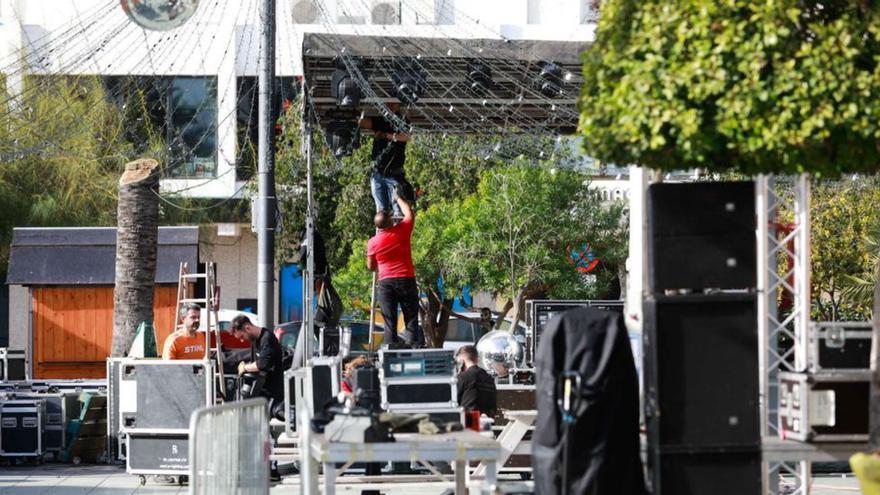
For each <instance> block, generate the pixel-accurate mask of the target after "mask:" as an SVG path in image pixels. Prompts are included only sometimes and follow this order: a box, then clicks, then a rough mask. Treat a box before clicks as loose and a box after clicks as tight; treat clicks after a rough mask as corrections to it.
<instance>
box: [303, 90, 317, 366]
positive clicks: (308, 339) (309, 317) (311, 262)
mask: <svg viewBox="0 0 880 495" xmlns="http://www.w3.org/2000/svg"><path fill="white" fill-rule="evenodd" d="M303 91H305V90H303ZM306 115H307V117H306V119H305V129H304V131H305V140H306V142H305V145H306V242H307V243H308V246H309V249H308V258H307V260H306V291H305V293H304V297H305V308H303V311H304V313H305V318H304V321H305V322H306V329H305V331H306V334H305V335H304V336H303V337H305V346H304V347H303V348H304V349H305V352H304V353H303V365H308V363H309V361H311V359H312V353H313V351H312V332H313V331H314V328H315V326H314V324H315V321H314V320H315V316H314V311H313V309H312V306H313V305H314V303H313V299H314V294H315V249H314V247H315V205H314V195H313V192H314V191H313V186H312V119H311V116H310V115H309V114H308V113H306Z"/></svg>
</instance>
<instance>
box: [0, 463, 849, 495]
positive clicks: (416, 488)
mask: <svg viewBox="0 0 880 495" xmlns="http://www.w3.org/2000/svg"><path fill="white" fill-rule="evenodd" d="M284 481H285V482H284V483H283V484H276V485H275V486H273V487H272V493H273V494H280V493H285V494H288V493H289V494H297V493H299V486H298V480H297V479H296V478H285V480H284ZM451 487H452V483H419V484H409V485H404V486H394V487H392V486H387V487H382V488H383V489H382V492H383V493H385V494H387V495H410V494H412V495H441V494H443V493H444V492H445V491H447V490H448V489H449V488H451ZM360 489H361V487H355V486H349V487H346V486H344V485H342V486H339V489H338V490H337V491H338V493H359V492H360ZM126 493H127V494H135V493H136V494H139V495H142V494H152V493H161V494H163V495H164V494H174V493H180V494H184V493H187V489H186V487H178V486H163V485H157V484H155V483H150V482H148V483H147V485H146V486H140V483H139V481H138V478H137V477H135V476H129V475H127V474H125V470H124V469H123V468H117V467H113V466H78V467H73V466H70V465H64V464H46V465H42V466H22V467H4V468H0V494H4V495H5V494H15V495H38V494H40V495H42V494H48V495H71V494H83V495H84V494H89V495H100V494H126ZM783 493H784V492H783ZM855 493H860V491H859V489H858V483H857V482H856V481H855V480H854V479H853V478H852V477H849V476H845V477H841V476H822V477H816V478H814V479H813V491H812V495H848V494H855Z"/></svg>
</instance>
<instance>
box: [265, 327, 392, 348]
mask: <svg viewBox="0 0 880 495" xmlns="http://www.w3.org/2000/svg"><path fill="white" fill-rule="evenodd" d="M339 326H340V327H342V328H348V329H350V331H351V344H350V350H349V352H350V354H352V355H358V354H363V353H366V352H367V351H368V350H369V342H370V337H369V335H370V322H369V321H366V320H342V321H341V322H339ZM301 328H302V321H289V322H287V323H281V324H279V325H277V326H276V327H275V337H277V338H278V342H280V343H281V347H282V348H286V349H288V350H289V352H290V353H291V354H292V353H293V350H294V349H295V348H296V342H297V339H298V338H299V332H300V329H301ZM384 331H385V330H384V327H383V326H382V325H381V324H378V323H377V324H376V326H375V328H374V329H373V349H374V350H376V349H378V348H379V346H380V345H382V340H383V339H382V335H383V332H384Z"/></svg>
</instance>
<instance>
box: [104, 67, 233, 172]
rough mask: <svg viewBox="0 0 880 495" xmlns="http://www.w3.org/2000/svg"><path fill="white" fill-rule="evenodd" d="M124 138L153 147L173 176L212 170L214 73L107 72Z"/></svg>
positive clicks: (214, 168)
mask: <svg viewBox="0 0 880 495" xmlns="http://www.w3.org/2000/svg"><path fill="white" fill-rule="evenodd" d="M104 86H105V88H106V91H107V97H108V98H109V99H110V100H111V101H114V102H115V103H116V104H117V106H118V107H119V108H120V109H121V110H122V117H123V119H124V121H125V123H126V124H125V129H126V133H127V137H128V139H129V140H130V141H131V142H132V143H134V144H135V145H136V147H138V146H139V147H141V148H144V149H140V148H138V149H139V151H141V152H143V151H147V149H146V148H150V149H154V151H156V154H158V155H160V158H161V161H162V162H163V165H164V166H165V175H166V176H167V177H173V178H181V179H185V178H211V177H216V175H217V120H218V119H217V78H216V77H154V76H108V77H105V78H104Z"/></svg>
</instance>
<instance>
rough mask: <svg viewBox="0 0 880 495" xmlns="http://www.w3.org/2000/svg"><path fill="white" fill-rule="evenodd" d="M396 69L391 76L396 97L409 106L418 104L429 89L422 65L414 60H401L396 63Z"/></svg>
mask: <svg viewBox="0 0 880 495" xmlns="http://www.w3.org/2000/svg"><path fill="white" fill-rule="evenodd" d="M394 67H395V70H394V72H393V73H392V74H391V83H392V84H393V85H394V88H393V92H394V96H396V97H397V99H398V100H400V102H401V103H404V104H407V105H411V104H413V103H415V102H417V101H418V100H419V98H421V97H422V95H424V94H425V91H427V89H428V81H427V79H426V77H425V71H424V70H423V69H422V65H421V63H419V61H418V60H416V59H414V58H401V59H398V60H397V61H395V63H394Z"/></svg>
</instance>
